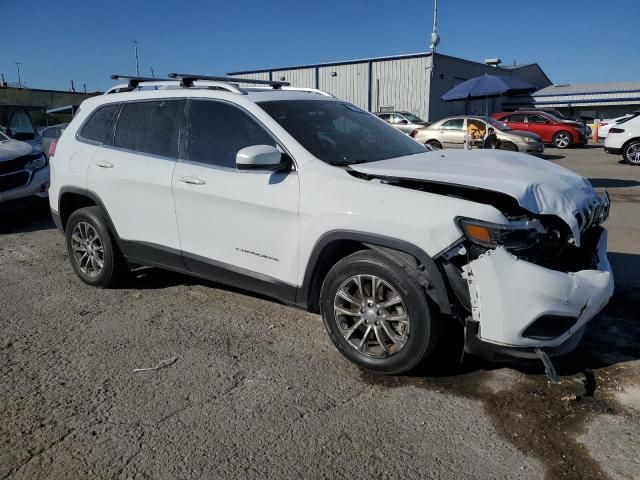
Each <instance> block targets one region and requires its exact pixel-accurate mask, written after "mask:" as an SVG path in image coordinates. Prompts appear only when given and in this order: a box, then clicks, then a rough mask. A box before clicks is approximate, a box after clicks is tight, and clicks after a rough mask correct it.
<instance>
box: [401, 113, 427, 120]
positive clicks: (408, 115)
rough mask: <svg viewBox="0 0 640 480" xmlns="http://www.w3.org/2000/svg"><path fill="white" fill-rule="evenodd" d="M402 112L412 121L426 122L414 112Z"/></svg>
mask: <svg viewBox="0 0 640 480" xmlns="http://www.w3.org/2000/svg"><path fill="white" fill-rule="evenodd" d="M400 113H402V115H404V116H405V118H406V119H407V120H409V121H410V122H411V123H421V122H424V120H422V119H421V118H420V117H418V116H417V115H414V114H413V113H409V112H400Z"/></svg>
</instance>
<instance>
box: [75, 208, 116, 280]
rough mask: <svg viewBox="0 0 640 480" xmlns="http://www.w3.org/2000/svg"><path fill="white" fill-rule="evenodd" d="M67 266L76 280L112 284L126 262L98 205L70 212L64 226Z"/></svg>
mask: <svg viewBox="0 0 640 480" xmlns="http://www.w3.org/2000/svg"><path fill="white" fill-rule="evenodd" d="M65 238H66V240H67V252H68V253H69V260H70V261H71V266H72V267H73V270H74V271H75V272H76V274H77V275H78V277H80V280H82V281H83V282H84V283H86V284H88V285H92V286H94V287H99V288H109V287H112V286H114V285H115V284H116V283H117V282H118V280H119V279H120V277H121V276H122V274H123V273H124V271H125V270H126V264H125V262H124V259H123V258H122V254H121V253H120V251H119V250H118V247H117V245H116V244H115V242H114V241H113V237H112V235H111V232H110V230H109V226H108V223H107V221H106V219H105V217H104V215H103V213H102V211H101V210H100V208H99V207H85V208H81V209H79V210H76V211H75V212H73V214H72V215H71V217H70V218H69V221H68V222H67V226H66V229H65Z"/></svg>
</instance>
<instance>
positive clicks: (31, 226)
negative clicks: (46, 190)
mask: <svg viewBox="0 0 640 480" xmlns="http://www.w3.org/2000/svg"><path fill="white" fill-rule="evenodd" d="M51 228H55V224H54V223H53V219H52V218H51V213H50V211H49V204H48V203H47V202H46V201H42V202H38V203H34V204H30V205H25V206H23V207H19V208H13V209H11V210H2V209H0V235H2V234H5V233H27V232H36V231H38V230H48V229H51Z"/></svg>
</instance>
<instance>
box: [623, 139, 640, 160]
mask: <svg viewBox="0 0 640 480" xmlns="http://www.w3.org/2000/svg"><path fill="white" fill-rule="evenodd" d="M625 157H626V160H627V162H629V163H631V164H633V165H640V143H632V144H631V145H629V146H628V147H627V151H626V152H625Z"/></svg>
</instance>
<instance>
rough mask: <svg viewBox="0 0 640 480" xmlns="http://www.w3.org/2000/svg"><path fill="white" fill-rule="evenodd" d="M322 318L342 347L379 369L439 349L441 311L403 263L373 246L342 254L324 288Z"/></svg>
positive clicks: (413, 362)
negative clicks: (392, 259) (437, 346)
mask: <svg viewBox="0 0 640 480" xmlns="http://www.w3.org/2000/svg"><path fill="white" fill-rule="evenodd" d="M320 305H321V312H322V318H323V320H324V324H325V327H326V329H327V332H328V333H329V337H330V338H331V341H332V342H333V344H334V345H335V346H336V348H337V349H338V351H340V353H342V354H343V355H344V356H345V357H346V358H348V359H349V360H350V361H352V362H353V363H355V364H356V365H358V366H360V367H362V368H364V369H366V370H369V371H372V372H376V373H383V374H399V373H404V372H407V371H409V370H412V369H413V368H415V367H416V366H417V365H419V364H420V363H421V362H422V361H423V360H424V359H426V358H427V357H428V356H429V355H430V354H431V353H432V352H433V351H434V349H435V347H436V344H437V342H438V339H439V336H440V329H441V319H440V316H439V312H437V311H436V310H435V308H434V307H432V306H431V304H430V303H429V301H428V299H427V296H426V293H425V291H424V288H423V287H422V286H421V285H420V284H418V283H417V282H416V281H415V280H414V279H413V278H412V277H411V276H410V275H409V274H408V273H407V271H406V270H405V269H404V268H402V267H401V266H399V265H397V264H395V263H393V262H391V261H389V260H388V259H387V258H385V257H384V256H382V255H380V254H378V253H377V252H373V251H369V250H366V251H360V252H356V253H354V254H352V255H349V256H348V257H345V258H344V259H342V260H340V261H339V262H338V263H337V264H336V265H334V266H333V268H332V269H331V270H330V271H329V273H328V274H327V277H326V278H325V280H324V283H323V285H322V290H321V292H320Z"/></svg>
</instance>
